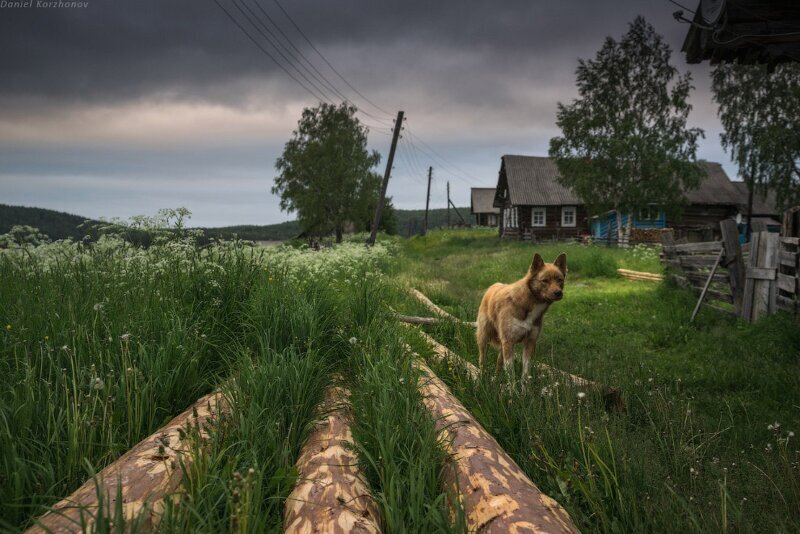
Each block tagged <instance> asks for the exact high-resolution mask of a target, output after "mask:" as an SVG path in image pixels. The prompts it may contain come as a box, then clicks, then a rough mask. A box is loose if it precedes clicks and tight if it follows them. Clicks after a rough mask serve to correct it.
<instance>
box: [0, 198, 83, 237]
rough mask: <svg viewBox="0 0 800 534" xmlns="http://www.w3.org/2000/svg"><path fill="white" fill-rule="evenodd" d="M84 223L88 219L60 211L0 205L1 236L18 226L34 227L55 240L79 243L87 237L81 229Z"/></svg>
mask: <svg viewBox="0 0 800 534" xmlns="http://www.w3.org/2000/svg"><path fill="white" fill-rule="evenodd" d="M84 222H86V217H80V216H78V215H71V214H69V213H63V212H60V211H54V210H48V209H45V208H28V207H25V206H8V205H6V204H0V234H5V233H8V232H9V231H11V228H12V227H13V226H16V225H20V226H32V227H34V228H38V229H39V231H40V232H42V233H44V234H46V235H48V236H49V237H50V238H51V239H54V240H58V239H67V238H71V239H74V240H75V241H79V240H80V239H82V238H83V236H84V235H86V230H85V229H83V228H82V227H81V225H82V224H83V223H84Z"/></svg>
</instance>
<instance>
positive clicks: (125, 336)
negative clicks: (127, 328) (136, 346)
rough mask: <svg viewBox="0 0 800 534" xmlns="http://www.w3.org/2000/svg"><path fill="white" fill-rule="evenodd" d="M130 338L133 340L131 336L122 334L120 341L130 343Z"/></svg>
mask: <svg viewBox="0 0 800 534" xmlns="http://www.w3.org/2000/svg"><path fill="white" fill-rule="evenodd" d="M130 338H131V335H130V334H122V335H121V336H119V339H120V340H121V341H128V340H129V339H130Z"/></svg>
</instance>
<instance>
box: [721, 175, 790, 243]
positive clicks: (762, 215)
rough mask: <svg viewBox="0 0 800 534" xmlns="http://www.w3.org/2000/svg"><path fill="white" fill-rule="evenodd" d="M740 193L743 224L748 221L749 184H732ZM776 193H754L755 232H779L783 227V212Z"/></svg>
mask: <svg viewBox="0 0 800 534" xmlns="http://www.w3.org/2000/svg"><path fill="white" fill-rule="evenodd" d="M732 183H733V186H734V187H735V188H736V190H737V191H738V193H739V213H741V214H742V223H745V222H746V221H747V200H748V198H747V197H748V191H747V184H746V183H744V182H732ZM777 205H778V204H777V202H776V200H775V191H773V190H767V191H766V192H764V191H754V192H753V218H752V225H753V229H754V231H756V232H758V231H761V230H770V231H774V232H777V231H779V230H780V227H781V222H780V219H781V212H780V211H779V210H778V208H777Z"/></svg>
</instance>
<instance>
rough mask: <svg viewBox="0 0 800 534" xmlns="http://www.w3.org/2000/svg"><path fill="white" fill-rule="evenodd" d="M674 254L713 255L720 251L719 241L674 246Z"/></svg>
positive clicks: (720, 243) (720, 244)
mask: <svg viewBox="0 0 800 534" xmlns="http://www.w3.org/2000/svg"><path fill="white" fill-rule="evenodd" d="M673 250H674V252H677V253H678V254H680V253H687V252H688V253H694V254H699V253H703V252H705V253H713V252H719V251H720V250H722V242H721V241H702V242H700V243H686V244H684V245H675V246H674V247H673Z"/></svg>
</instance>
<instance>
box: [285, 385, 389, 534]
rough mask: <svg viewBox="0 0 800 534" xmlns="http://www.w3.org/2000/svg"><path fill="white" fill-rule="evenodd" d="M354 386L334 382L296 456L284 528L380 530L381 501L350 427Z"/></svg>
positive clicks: (300, 531)
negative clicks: (320, 417)
mask: <svg viewBox="0 0 800 534" xmlns="http://www.w3.org/2000/svg"><path fill="white" fill-rule="evenodd" d="M349 399H350V392H349V391H347V390H346V389H344V388H341V387H336V386H334V387H331V388H329V389H328V391H327V392H326V394H325V401H324V403H323V406H322V409H321V410H320V412H321V413H324V414H326V417H325V419H323V420H322V421H320V422H319V423H317V424H316V425H315V426H314V429H313V430H312V432H311V434H310V435H309V436H308V439H307V440H306V442H305V444H304V445H303V448H302V450H301V451H300V456H299V457H298V459H297V464H296V465H297V472H298V478H297V484H296V485H295V487H294V490H292V493H291V494H290V495H289V497H288V498H287V499H286V503H285V505H284V506H285V507H284V516H283V525H284V532H287V533H291V534H306V533H331V534H333V533H338V532H357V533H361V534H370V533H375V534H377V533H378V532H380V531H381V528H380V516H379V512H378V506H377V505H376V503H375V500H374V499H373V497H372V495H371V494H370V491H369V484H368V483H367V480H366V478H365V477H364V475H363V473H362V472H361V470H360V469H359V463H358V455H357V453H356V452H355V449H354V447H353V435H352V433H351V431H350V423H349V414H350V402H349Z"/></svg>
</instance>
